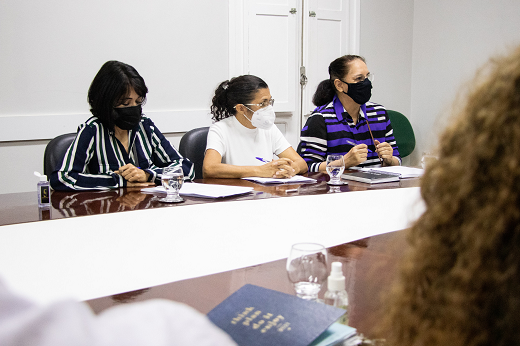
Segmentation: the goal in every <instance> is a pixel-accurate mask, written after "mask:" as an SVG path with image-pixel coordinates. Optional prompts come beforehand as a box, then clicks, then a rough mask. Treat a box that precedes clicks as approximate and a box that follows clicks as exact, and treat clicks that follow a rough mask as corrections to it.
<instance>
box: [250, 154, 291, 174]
mask: <svg viewBox="0 0 520 346" xmlns="http://www.w3.org/2000/svg"><path fill="white" fill-rule="evenodd" d="M292 163H293V161H292V160H291V159H287V158H282V159H278V160H273V161H271V162H268V163H266V164H265V165H261V166H258V167H257V168H258V176H259V177H264V178H290V177H292V176H294V175H295V174H296V170H295V169H294V168H293V167H292V166H291V165H292Z"/></svg>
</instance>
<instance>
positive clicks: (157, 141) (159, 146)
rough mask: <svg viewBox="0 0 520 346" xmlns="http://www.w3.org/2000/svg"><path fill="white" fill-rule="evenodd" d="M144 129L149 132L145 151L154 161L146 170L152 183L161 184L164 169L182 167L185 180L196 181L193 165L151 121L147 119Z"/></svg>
mask: <svg viewBox="0 0 520 346" xmlns="http://www.w3.org/2000/svg"><path fill="white" fill-rule="evenodd" d="M143 128H144V130H145V131H147V132H148V133H147V139H148V143H147V145H144V150H145V151H148V153H147V155H148V156H149V157H151V159H152V162H151V164H150V166H149V167H148V168H147V169H145V171H146V172H147V173H149V174H150V179H149V180H150V181H154V182H155V183H156V184H160V183H161V175H162V171H163V168H164V167H170V166H181V167H182V171H183V173H184V180H193V179H195V168H194V165H193V163H192V162H191V161H190V160H188V159H187V158H183V157H182V155H181V154H180V153H179V152H178V151H177V149H175V148H174V147H173V146H172V145H171V143H170V142H169V141H168V139H166V137H164V135H163V134H162V133H161V131H159V129H158V128H157V127H156V126H155V124H154V123H153V122H152V120H151V119H148V118H147V119H146V120H145V121H144V124H143Z"/></svg>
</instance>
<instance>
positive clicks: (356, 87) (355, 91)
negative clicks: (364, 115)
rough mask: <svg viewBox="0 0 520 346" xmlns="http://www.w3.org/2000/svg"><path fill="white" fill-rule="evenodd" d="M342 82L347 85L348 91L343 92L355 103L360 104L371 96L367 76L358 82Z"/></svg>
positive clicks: (370, 86) (370, 84) (370, 87)
mask: <svg viewBox="0 0 520 346" xmlns="http://www.w3.org/2000/svg"><path fill="white" fill-rule="evenodd" d="M340 80H341V79H340ZM342 82H343V81H342ZM343 83H345V84H346V85H348V91H347V92H343V93H344V94H346V95H348V96H350V97H351V98H352V100H354V102H355V103H357V104H359V105H362V104H365V103H367V102H368V100H370V97H371V96H372V82H371V81H370V80H369V79H368V78H365V80H364V81H362V82H358V83H347V82H343Z"/></svg>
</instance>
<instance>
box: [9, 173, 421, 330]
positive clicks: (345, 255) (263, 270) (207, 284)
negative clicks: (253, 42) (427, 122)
mask: <svg viewBox="0 0 520 346" xmlns="http://www.w3.org/2000/svg"><path fill="white" fill-rule="evenodd" d="M307 176H309V177H311V178H314V179H316V180H317V182H316V183H314V184H278V185H261V184H257V183H253V182H250V181H247V180H243V179H201V180H196V182H199V183H207V184H223V185H235V186H249V187H253V188H254V190H253V191H252V192H251V193H249V194H246V195H241V196H234V197H227V198H218V199H208V198H198V197H184V199H185V202H183V203H179V204H164V203H162V202H160V201H159V198H160V196H155V195H153V194H147V193H143V192H141V191H140V189H131V188H125V189H117V190H110V191H72V192H61V191H53V192H52V195H51V202H52V207H51V208H50V209H48V210H41V209H39V208H38V205H37V196H36V191H35V192H34V193H33V192H31V193H14V194H3V195H0V226H1V225H10V224H19V223H25V222H36V221H40V220H52V219H61V218H68V217H84V216H87V215H95V214H104V213H116V212H128V211H132V210H138V209H150V208H179V207H182V206H184V205H192V204H200V203H225V202H226V201H241V200H253V199H263V198H284V197H291V196H302V195H320V194H327V193H347V192H349V191H363V190H373V189H391V188H402V187H415V186H419V179H417V178H415V179H403V180H400V181H399V182H394V183H384V184H373V185H370V184H364V183H358V182H353V181H349V182H348V185H343V186H340V187H336V186H330V185H328V184H327V181H328V180H329V177H328V175H327V174H323V173H310V174H308V175H307ZM44 222H45V221H44ZM405 248H406V241H405V233H404V232H400V231H398V232H392V233H387V234H382V235H377V236H373V237H370V238H366V239H361V240H357V241H354V242H350V243H346V244H343V245H339V246H335V247H332V248H329V249H328V254H329V259H328V263H329V266H330V263H331V262H333V261H340V262H342V263H343V268H344V269H343V271H344V273H345V276H346V281H347V291H348V294H349V300H350V323H349V324H350V325H351V326H353V327H355V328H357V329H358V331H359V332H361V333H364V334H365V335H367V336H370V335H371V333H372V331H373V326H374V325H375V323H376V321H377V319H378V308H379V307H380V305H381V304H380V303H381V299H384V298H383V296H382V294H383V293H385V292H386V291H387V289H388V288H389V285H390V282H391V280H392V278H393V277H394V276H395V268H396V263H397V262H398V261H399V260H400V258H401V256H402V253H403V250H404V249H405ZM196 250H197V246H196V244H195V245H194V252H193V255H194V260H196V258H197V251H196ZM329 269H330V268H329ZM247 283H250V284H255V285H259V286H263V287H266V288H270V289H274V290H277V291H281V292H286V293H289V294H294V289H293V287H292V284H291V283H290V282H289V280H288V278H287V274H286V270H285V260H279V261H274V262H269V263H264V264H261V265H257V266H253V267H248V268H243V269H238V270H233V271H228V272H223V273H219V274H213V275H208V276H204V277H198V278H194V279H188V280H182V281H177V282H172V283H169V284H165V285H160V286H155V287H149V288H146V289H142V290H138V291H133V292H126V293H121V294H117V295H113V296H108V297H103V298H98V299H93V300H89V301H87V303H88V304H89V305H90V306H91V308H92V309H93V310H94V311H95V312H100V311H103V310H104V309H106V308H108V307H111V306H114V305H118V304H124V303H128V302H134V301H142V300H147V299H152V298H164V299H170V300H174V301H179V302H184V303H186V304H188V305H190V306H192V307H194V308H195V309H197V310H199V311H200V312H202V313H207V312H209V311H210V310H211V309H212V308H214V307H215V306H216V305H218V304H219V303H220V302H221V301H223V300H224V299H225V298H226V297H228V296H229V295H230V294H231V293H233V292H234V291H236V290H237V289H239V288H240V287H241V286H243V285H244V284H247ZM324 290H325V286H324V287H323V289H322V292H321V293H320V297H323V294H324Z"/></svg>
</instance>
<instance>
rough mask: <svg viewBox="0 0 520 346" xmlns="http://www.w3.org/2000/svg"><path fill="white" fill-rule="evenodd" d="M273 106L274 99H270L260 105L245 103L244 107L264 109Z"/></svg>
mask: <svg viewBox="0 0 520 346" xmlns="http://www.w3.org/2000/svg"><path fill="white" fill-rule="evenodd" d="M269 105H271V106H274V99H270V100H266V101H264V102H262V103H245V104H244V106H258V107H260V108H264V107H267V106H269Z"/></svg>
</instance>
